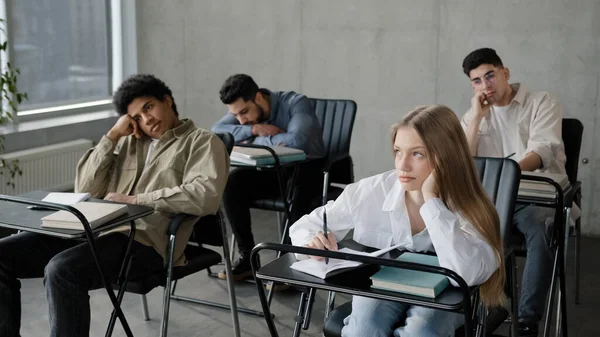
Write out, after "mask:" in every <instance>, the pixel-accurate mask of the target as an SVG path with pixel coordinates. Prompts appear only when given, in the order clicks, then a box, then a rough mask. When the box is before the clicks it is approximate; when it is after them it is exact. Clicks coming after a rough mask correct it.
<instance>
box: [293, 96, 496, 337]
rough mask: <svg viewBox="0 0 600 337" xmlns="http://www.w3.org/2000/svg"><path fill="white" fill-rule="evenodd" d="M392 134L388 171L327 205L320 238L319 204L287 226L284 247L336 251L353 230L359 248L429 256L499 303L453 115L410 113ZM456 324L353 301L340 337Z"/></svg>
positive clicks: (428, 330)
mask: <svg viewBox="0 0 600 337" xmlns="http://www.w3.org/2000/svg"><path fill="white" fill-rule="evenodd" d="M391 136H392V137H391V140H392V146H393V151H394V156H395V166H396V169H395V170H394V171H388V172H385V173H382V174H378V175H375V176H372V177H369V178H365V179H363V180H361V181H359V182H357V183H355V184H351V185H349V186H348V187H346V189H345V190H344V193H342V195H341V196H340V197H339V198H338V199H337V200H336V201H335V202H329V203H328V204H327V205H326V206H325V207H327V219H328V227H329V230H330V232H329V235H328V236H327V237H325V235H323V233H322V232H321V231H320V230H321V226H322V215H323V207H320V208H318V209H316V210H315V211H313V212H312V213H311V214H309V215H306V216H304V217H302V218H301V219H300V220H298V221H297V222H296V223H295V224H294V225H293V226H292V227H291V229H290V237H291V239H292V243H293V244H294V245H297V246H308V247H312V248H319V249H323V248H327V249H329V250H337V242H338V241H339V240H341V239H342V238H344V236H345V235H346V234H347V233H348V231H350V230H351V229H354V237H353V238H354V240H355V241H357V242H359V243H361V244H364V245H366V246H370V247H375V248H386V247H391V246H392V245H397V244H403V245H404V247H403V248H404V249H406V250H409V251H415V252H427V251H435V252H436V253H437V255H438V258H439V261H440V265H441V266H442V267H445V268H448V269H451V270H453V271H455V272H456V273H458V274H459V275H460V276H461V277H462V278H463V279H464V280H465V281H466V282H467V284H469V285H477V284H481V285H482V286H481V298H482V301H483V303H484V304H485V305H486V306H489V307H492V306H496V305H500V304H502V302H503V301H504V278H505V275H504V259H503V256H504V253H503V249H502V239H501V237H500V225H499V220H498V214H497V213H496V209H495V208H494V205H493V204H492V203H491V202H490V200H489V198H488V196H487V194H486V192H485V191H484V190H483V188H482V186H481V183H480V181H479V179H478V177H477V175H476V172H475V167H474V164H473V159H472V158H471V154H470V153H469V147H468V145H467V140H466V138H465V134H464V132H463V130H462V128H461V125H460V122H459V120H458V118H457V117H456V115H455V114H454V112H452V110H450V109H449V108H447V107H445V106H441V105H430V106H421V107H417V108H416V109H415V110H413V111H411V112H410V113H409V114H408V115H406V117H404V118H403V119H402V120H401V121H400V122H398V123H397V124H395V125H393V126H392V128H391ZM313 258H317V259H318V257H313ZM463 320H464V319H463V316H462V315H461V314H457V313H451V312H446V311H441V310H435V309H429V308H424V307H418V306H411V305H409V304H404V303H398V302H389V301H382V300H376V299H371V298H365V297H358V296H354V297H353V299H352V313H351V314H350V316H348V317H346V319H345V320H344V328H343V329H342V336H344V337H350V336H382V337H388V336H392V335H393V336H402V337H406V336H454V331H455V330H456V329H457V328H458V327H460V326H461V325H462V324H463V323H464V322H463ZM397 326H400V327H398V328H396V327H397Z"/></svg>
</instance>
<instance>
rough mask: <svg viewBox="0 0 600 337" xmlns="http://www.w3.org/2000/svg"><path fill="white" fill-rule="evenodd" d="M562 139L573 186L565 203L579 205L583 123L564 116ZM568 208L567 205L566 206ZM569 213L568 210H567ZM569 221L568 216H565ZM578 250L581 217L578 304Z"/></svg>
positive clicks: (576, 291) (576, 273) (578, 231)
mask: <svg viewBox="0 0 600 337" xmlns="http://www.w3.org/2000/svg"><path fill="white" fill-rule="evenodd" d="M562 139H563V143H564V144H565V155H566V156H567V162H566V164H565V171H566V172H567V176H568V177H569V183H570V184H571V188H573V190H574V193H573V200H566V202H565V204H566V205H572V203H573V202H575V203H576V204H577V206H579V207H581V181H578V180H577V173H578V170H579V154H580V153H581V142H582V139H583V124H582V123H581V122H580V121H579V120H578V119H575V118H564V119H563V121H562ZM568 208H569V207H568ZM567 215H569V212H567ZM566 221H569V216H567V217H566ZM567 228H568V227H567ZM580 250H581V217H579V218H578V219H577V220H576V221H575V303H576V304H579V275H580V272H581V270H580V259H581V256H580Z"/></svg>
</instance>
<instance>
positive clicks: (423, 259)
mask: <svg viewBox="0 0 600 337" xmlns="http://www.w3.org/2000/svg"><path fill="white" fill-rule="evenodd" d="M397 260H398V261H403V262H412V263H419V264H426V265H430V266H438V267H439V266H440V263H439V261H438V258H437V256H432V255H425V254H415V253H403V254H402V255H400V257H398V258H397ZM371 281H372V282H373V285H372V286H371V287H373V288H377V289H382V290H391V291H397V292H401V293H406V294H411V295H417V296H423V297H429V298H435V297H436V296H437V295H439V294H440V293H441V292H442V291H443V290H444V289H446V287H447V286H448V284H449V282H448V279H447V278H446V276H444V275H440V274H432V273H426V272H422V271H416V270H408V269H400V268H392V267H387V266H384V267H382V268H381V270H379V271H378V272H377V273H375V275H373V276H371Z"/></svg>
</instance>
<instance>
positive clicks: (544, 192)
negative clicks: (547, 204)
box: [519, 172, 571, 198]
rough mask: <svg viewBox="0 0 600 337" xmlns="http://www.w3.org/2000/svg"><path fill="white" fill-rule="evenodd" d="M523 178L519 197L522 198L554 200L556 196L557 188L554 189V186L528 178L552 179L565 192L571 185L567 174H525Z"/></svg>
mask: <svg viewBox="0 0 600 337" xmlns="http://www.w3.org/2000/svg"><path fill="white" fill-rule="evenodd" d="M522 176H524V177H523V178H522V179H521V182H520V183H519V196H521V197H535V198H554V195H555V194H556V188H554V186H552V185H550V184H548V183H545V182H542V181H533V180H527V177H526V176H535V177H547V178H551V179H552V180H554V181H555V182H556V183H557V184H558V185H559V186H560V187H561V188H562V190H563V191H564V190H566V189H567V188H569V186H570V185H571V184H570V183H569V178H568V177H567V175H566V174H552V173H545V172H544V173H542V172H523V174H522Z"/></svg>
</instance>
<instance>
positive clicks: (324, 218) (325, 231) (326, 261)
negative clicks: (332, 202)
mask: <svg viewBox="0 0 600 337" xmlns="http://www.w3.org/2000/svg"><path fill="white" fill-rule="evenodd" d="M323 234H325V239H328V237H327V208H325V206H323ZM325 249H327V248H325ZM325 264H329V258H328V257H326V258H325Z"/></svg>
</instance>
